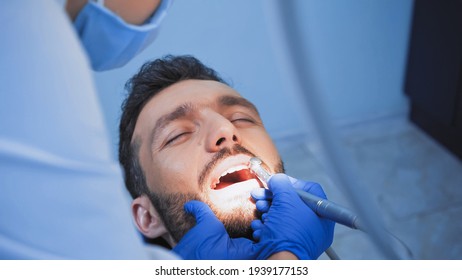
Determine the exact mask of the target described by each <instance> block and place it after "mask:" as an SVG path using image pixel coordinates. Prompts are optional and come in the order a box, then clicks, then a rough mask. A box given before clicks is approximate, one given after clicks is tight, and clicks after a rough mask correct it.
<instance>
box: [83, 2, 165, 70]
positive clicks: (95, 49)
mask: <svg viewBox="0 0 462 280" xmlns="http://www.w3.org/2000/svg"><path fill="white" fill-rule="evenodd" d="M102 2H103V1H98V2H93V1H89V2H88V3H87V4H86V5H85V7H84V8H83V9H82V10H81V11H80V13H79V14H78V16H77V18H76V19H75V21H74V27H75V28H76V29H77V33H78V35H79V37H80V40H81V42H82V44H83V46H84V47H85V49H86V51H87V54H88V56H89V57H90V61H91V66H92V68H93V70H96V71H104V70H109V69H114V68H118V67H121V66H124V65H125V64H126V63H127V62H128V61H130V59H132V58H133V57H134V56H135V55H137V54H138V53H139V52H141V51H142V50H143V49H145V48H146V47H147V46H148V45H149V44H150V43H151V42H152V41H153V40H154V39H155V37H156V36H157V33H158V31H159V30H158V29H159V23H160V22H161V20H162V18H163V17H164V16H165V14H166V13H165V10H166V9H165V8H164V7H162V6H163V5H167V4H166V3H168V2H170V1H162V3H161V4H160V6H159V7H158V8H157V11H156V12H155V19H153V20H150V21H151V22H149V23H147V24H144V25H141V26H138V25H131V24H128V23H126V22H125V21H124V20H123V19H121V18H120V17H119V16H117V15H116V14H114V13H113V12H112V11H110V10H109V9H107V8H105V7H104V3H102ZM159 13H160V14H159Z"/></svg>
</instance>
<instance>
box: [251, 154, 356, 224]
mask: <svg viewBox="0 0 462 280" xmlns="http://www.w3.org/2000/svg"><path fill="white" fill-rule="evenodd" d="M249 168H250V170H251V171H252V172H253V173H254V174H255V175H256V176H257V177H258V179H260V181H262V182H263V183H265V184H267V183H268V181H269V178H270V177H271V174H270V173H269V172H268V171H267V170H266V169H265V168H263V167H262V161H261V160H260V159H259V158H257V157H253V158H251V159H250V161H249ZM295 191H296V192H297V194H298V195H299V196H300V198H301V199H302V200H303V202H305V204H306V205H308V207H310V208H311V209H312V210H313V211H314V212H315V213H316V214H317V215H318V216H320V217H322V218H326V219H329V220H331V221H334V222H336V223H339V224H342V225H344V226H347V227H349V228H352V229H359V230H362V231H364V227H363V226H362V224H361V223H360V222H359V219H358V216H356V215H355V214H354V213H352V212H351V211H350V210H348V209H346V208H344V207H342V206H340V205H338V204H335V203H334V202H332V201H328V200H326V199H323V198H320V197H318V196H315V195H313V194H310V193H308V192H304V191H302V190H299V189H295Z"/></svg>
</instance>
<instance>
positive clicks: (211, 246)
mask: <svg viewBox="0 0 462 280" xmlns="http://www.w3.org/2000/svg"><path fill="white" fill-rule="evenodd" d="M184 209H185V211H186V213H189V214H192V215H193V216H194V217H195V218H196V225H195V226H194V227H193V228H192V229H191V230H189V231H188V232H187V233H186V234H185V235H184V236H183V238H182V239H181V240H180V242H178V244H177V245H176V246H175V248H173V251H174V252H175V253H177V254H178V255H180V256H181V257H182V258H183V259H186V260H204V259H205V260H212V259H214V260H225V259H237V260H245V259H255V258H256V255H257V253H256V251H255V246H254V244H255V242H253V241H251V240H249V239H247V238H230V237H229V235H228V233H227V232H226V229H225V226H224V225H223V223H222V222H221V221H220V220H218V218H217V217H216V216H215V214H214V213H213V212H212V210H211V209H210V208H209V206H208V205H207V204H205V203H203V202H200V201H195V200H193V201H189V202H187V203H186V204H185V205H184Z"/></svg>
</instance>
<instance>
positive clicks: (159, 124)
mask: <svg viewBox="0 0 462 280" xmlns="http://www.w3.org/2000/svg"><path fill="white" fill-rule="evenodd" d="M216 103H217V104H218V106H221V107H231V106H242V107H244V108H247V109H249V110H251V111H253V112H254V113H255V114H257V115H258V116H259V113H258V110H257V108H256V107H255V105H253V104H252V103H251V102H250V101H248V100H247V99H245V98H243V97H238V96H229V95H225V96H221V97H219V98H218V100H217V101H216ZM196 109H197V106H195V105H194V104H192V103H191V102H187V103H183V104H181V105H180V106H178V107H176V108H175V109H173V111H171V112H170V113H167V114H165V115H163V116H162V117H160V118H159V119H158V120H157V121H156V124H155V126H154V129H153V130H152V133H151V139H150V141H149V142H150V144H151V146H152V144H153V143H154V141H155V140H156V137H157V135H159V132H160V131H161V130H162V129H164V128H165V127H166V126H168V125H169V124H170V123H171V122H173V121H175V120H178V119H181V118H184V117H185V116H187V115H189V114H191V113H193V112H194V111H195V110H196Z"/></svg>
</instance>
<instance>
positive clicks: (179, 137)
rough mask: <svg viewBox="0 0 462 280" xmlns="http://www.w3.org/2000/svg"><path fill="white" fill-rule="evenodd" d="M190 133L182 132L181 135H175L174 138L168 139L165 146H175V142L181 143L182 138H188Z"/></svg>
mask: <svg viewBox="0 0 462 280" xmlns="http://www.w3.org/2000/svg"><path fill="white" fill-rule="evenodd" d="M189 133H190V132H182V133H179V134H175V135H174V136H172V137H170V138H168V140H167V141H166V142H165V145H164V146H168V145H171V144H174V143H175V142H177V141H179V140H180V139H181V138H182V137H184V136H186V135H187V134H189Z"/></svg>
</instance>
